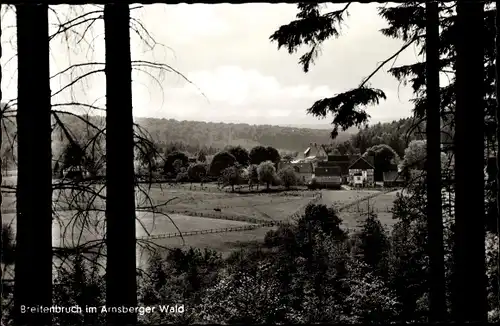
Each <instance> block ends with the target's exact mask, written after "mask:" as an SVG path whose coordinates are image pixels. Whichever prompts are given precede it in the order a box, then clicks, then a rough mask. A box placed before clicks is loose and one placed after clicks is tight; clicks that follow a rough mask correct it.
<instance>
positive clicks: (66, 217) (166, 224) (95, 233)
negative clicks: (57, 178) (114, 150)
mask: <svg viewBox="0 0 500 326" xmlns="http://www.w3.org/2000/svg"><path fill="white" fill-rule="evenodd" d="M86 215H87V214H86ZM137 215H138V221H137V222H136V230H137V231H136V234H137V237H143V236H146V235H148V233H149V234H150V235H159V234H165V233H178V232H179V230H180V231H181V232H189V231H200V230H209V229H223V228H230V227H238V226H247V225H250V223H246V222H240V221H229V220H222V219H211V218H202V217H193V216H184V215H178V214H169V217H170V219H171V220H169V219H168V218H167V217H165V216H162V215H156V216H154V215H153V214H151V213H143V212H138V213H137ZM58 216H60V218H61V220H62V221H61V222H62V223H63V224H65V225H69V227H68V228H67V229H65V228H64V226H60V225H59V223H58V222H56V221H55V222H54V223H53V226H52V234H53V237H52V244H53V245H54V246H59V245H61V244H63V245H72V244H73V239H74V241H75V243H74V244H78V243H84V242H86V241H93V240H97V239H101V238H102V237H103V232H102V226H103V220H104V213H102V212H88V216H89V221H90V223H89V224H87V225H86V226H85V228H82V227H81V226H82V223H81V221H82V220H83V218H84V216H83V214H82V215H81V216H78V214H77V213H76V212H72V211H64V212H58ZM2 221H4V222H7V223H12V224H11V225H12V226H13V229H14V231H15V228H16V221H15V215H14V214H5V215H2ZM174 223H175V225H174ZM175 226H177V228H178V229H177V228H176V227H175ZM82 229H83V232H81V230H82ZM80 233H81V237H80ZM62 239H63V241H64V242H63V243H61V240H62Z"/></svg>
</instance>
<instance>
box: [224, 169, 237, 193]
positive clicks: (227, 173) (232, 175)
mask: <svg viewBox="0 0 500 326" xmlns="http://www.w3.org/2000/svg"><path fill="white" fill-rule="evenodd" d="M222 180H223V186H226V185H229V186H231V191H232V192H234V186H235V185H238V184H240V181H241V167H240V166H239V165H238V164H235V165H233V166H230V167H228V168H225V169H224V170H222Z"/></svg>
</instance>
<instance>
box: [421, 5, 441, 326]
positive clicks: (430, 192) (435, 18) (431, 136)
mask: <svg viewBox="0 0 500 326" xmlns="http://www.w3.org/2000/svg"><path fill="white" fill-rule="evenodd" d="M425 11H426V76H427V80H426V89H427V107H426V116H427V123H426V134H427V135H426V136H427V159H426V170H427V178H426V180H427V229H428V254H429V260H430V279H429V284H430V294H429V300H430V316H429V317H430V318H429V319H430V321H431V322H439V321H443V320H444V319H445V316H446V289H445V277H444V244H443V214H442V203H441V116H440V110H441V101H440V88H439V7H438V4H437V2H428V3H426V9H425Z"/></svg>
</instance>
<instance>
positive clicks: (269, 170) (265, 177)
mask: <svg viewBox="0 0 500 326" xmlns="http://www.w3.org/2000/svg"><path fill="white" fill-rule="evenodd" d="M257 173H258V174H259V181H260V182H263V183H265V184H266V189H267V190H269V186H270V185H271V183H273V182H274V180H276V168H275V167H274V164H273V162H271V161H265V162H262V163H260V164H259V166H258V168H257Z"/></svg>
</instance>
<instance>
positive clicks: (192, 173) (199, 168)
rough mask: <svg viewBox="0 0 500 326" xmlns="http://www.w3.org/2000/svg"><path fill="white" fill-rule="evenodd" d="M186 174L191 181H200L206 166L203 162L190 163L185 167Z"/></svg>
mask: <svg viewBox="0 0 500 326" xmlns="http://www.w3.org/2000/svg"><path fill="white" fill-rule="evenodd" d="M187 174H188V176H189V180H190V181H191V182H193V181H194V182H202V181H203V178H204V177H205V175H206V174H207V166H206V165H205V164H203V163H195V164H191V165H190V166H189V167H188V169H187Z"/></svg>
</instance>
